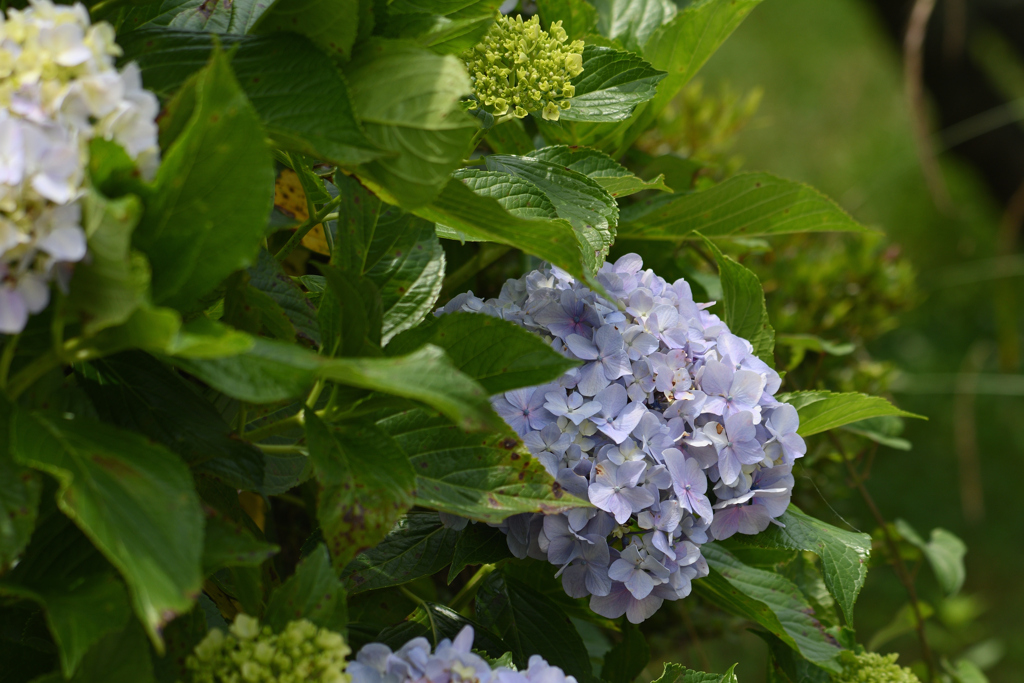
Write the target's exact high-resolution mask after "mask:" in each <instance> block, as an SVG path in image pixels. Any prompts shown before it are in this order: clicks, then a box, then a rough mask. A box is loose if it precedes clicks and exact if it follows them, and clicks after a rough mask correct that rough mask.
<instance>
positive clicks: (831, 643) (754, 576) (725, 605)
mask: <svg viewBox="0 0 1024 683" xmlns="http://www.w3.org/2000/svg"><path fill="white" fill-rule="evenodd" d="M701 551H702V552H703V554H704V557H705V558H707V561H708V565H709V566H710V567H711V574H710V575H709V576H707V577H705V578H703V579H701V580H700V581H695V582H694V584H693V589H694V592H695V593H697V594H699V595H701V596H702V597H704V598H706V599H708V600H710V601H711V602H713V603H714V604H716V605H718V606H719V607H721V608H722V609H724V610H726V611H727V612H731V613H732V614H735V615H737V616H740V617H745V618H747V619H750V620H751V621H753V622H755V623H757V624H759V625H761V626H763V627H764V628H766V629H767V630H768V631H769V632H771V633H773V634H775V635H776V636H778V637H779V638H781V639H782V641H783V642H784V643H786V644H787V645H788V646H789V647H791V648H793V649H794V650H797V651H799V652H800V654H802V655H803V656H804V657H805V658H806V659H808V660H809V661H812V662H814V663H815V664H817V665H818V666H820V667H822V668H823V669H827V670H829V671H833V672H837V673H838V672H839V671H840V670H841V667H840V665H839V663H838V656H839V652H840V651H841V648H840V647H839V645H838V644H837V643H836V641H835V638H833V637H832V636H831V635H829V634H827V633H826V632H825V629H824V627H823V626H822V625H821V623H820V622H819V621H818V620H817V619H815V618H814V610H813V609H811V606H810V605H809V604H807V601H806V599H805V598H804V597H803V595H802V594H801V593H800V590H799V589H798V588H797V587H796V586H794V585H793V583H792V582H791V581H789V580H788V579H786V578H785V577H783V576H781V575H780V574H778V573H776V572H772V571H766V570H764V569H755V568H753V567H749V566H747V565H745V564H743V563H741V562H740V561H739V560H737V559H736V558H735V557H734V556H733V555H732V554H731V553H729V552H728V551H727V550H725V549H724V548H722V547H721V546H719V545H718V544H717V543H708V544H705V545H703V546H702V547H701Z"/></svg>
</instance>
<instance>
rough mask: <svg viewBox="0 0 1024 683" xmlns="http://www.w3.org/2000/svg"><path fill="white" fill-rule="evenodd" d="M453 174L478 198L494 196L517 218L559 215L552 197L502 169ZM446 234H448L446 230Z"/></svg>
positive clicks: (467, 238)
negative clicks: (549, 197) (478, 196)
mask: <svg viewBox="0 0 1024 683" xmlns="http://www.w3.org/2000/svg"><path fill="white" fill-rule="evenodd" d="M452 177H453V178H455V179H457V180H461V181H462V182H463V183H465V184H466V187H468V188H469V189H471V190H473V192H475V193H477V194H478V195H480V196H481V197H491V198H493V199H496V200H497V201H498V203H499V204H501V208H503V209H505V210H506V211H508V212H509V213H510V214H512V215H513V216H515V217H517V218H539V219H545V218H558V212H557V211H555V207H554V205H553V204H552V203H551V200H550V199H548V197H547V195H546V194H544V193H543V192H541V191H540V189H539V188H538V187H537V186H536V185H534V184H533V183H531V182H530V181H529V180H527V179H526V178H520V177H519V176H515V175H512V174H511V173H506V172H504V171H484V170H481V169H478V168H462V169H459V170H457V171H455V173H453V174H452ZM439 229H441V227H440V226H439ZM443 229H444V230H451V228H443ZM445 235H446V236H449V235H448V233H445ZM451 236H452V237H454V238H456V239H463V240H464V241H476V240H474V239H472V238H470V237H469V236H468V235H466V236H463V235H462V234H461V233H459V235H457V236H456V235H451Z"/></svg>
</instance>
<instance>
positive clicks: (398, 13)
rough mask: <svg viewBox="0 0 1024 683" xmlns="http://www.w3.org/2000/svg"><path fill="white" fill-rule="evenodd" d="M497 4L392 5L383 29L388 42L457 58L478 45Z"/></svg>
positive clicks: (468, 0) (493, 0)
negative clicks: (410, 44)
mask: <svg viewBox="0 0 1024 683" xmlns="http://www.w3.org/2000/svg"><path fill="white" fill-rule="evenodd" d="M500 4H501V1H500V0H460V1H459V2H457V3H451V4H450V5H449V4H447V3H444V4H438V3H431V2H424V3H418V2H402V1H399V2H394V3H391V5H390V6H389V7H388V10H389V11H390V13H391V16H390V17H389V19H388V23H387V27H386V29H385V31H386V35H387V36H388V37H389V38H402V39H405V40H409V41H412V42H414V43H416V44H417V45H421V46H423V47H426V48H429V49H430V50H432V51H434V52H436V53H438V54H459V53H461V52H464V51H466V50H468V49H469V48H471V47H473V46H474V45H476V44H477V43H478V42H480V39H481V38H483V36H484V34H485V33H487V30H488V29H489V28H490V27H491V25H493V24H494V17H495V13H496V12H497V10H498V6H499V5H500Z"/></svg>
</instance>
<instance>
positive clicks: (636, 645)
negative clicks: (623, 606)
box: [601, 622, 651, 683]
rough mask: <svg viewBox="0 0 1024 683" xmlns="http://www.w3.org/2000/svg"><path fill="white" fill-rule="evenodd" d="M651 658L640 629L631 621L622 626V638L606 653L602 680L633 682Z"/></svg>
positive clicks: (612, 682)
mask: <svg viewBox="0 0 1024 683" xmlns="http://www.w3.org/2000/svg"><path fill="white" fill-rule="evenodd" d="M650 659H651V650H650V648H649V647H647V640H646V639H645V638H644V635H643V634H642V633H640V629H638V628H637V627H636V626H634V625H633V624H630V623H628V622H627V623H626V624H624V625H623V627H622V640H620V641H619V642H618V643H616V644H615V646H614V647H612V649H611V650H609V651H608V652H606V653H605V655H604V662H603V664H602V666H601V680H603V681H608V683H632V681H633V680H634V679H636V677H637V676H639V675H640V672H642V671H643V670H644V667H646V666H647V662H649V661H650Z"/></svg>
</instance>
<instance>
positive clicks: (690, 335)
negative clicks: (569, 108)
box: [437, 254, 806, 623]
mask: <svg viewBox="0 0 1024 683" xmlns="http://www.w3.org/2000/svg"><path fill="white" fill-rule="evenodd" d="M597 279H598V280H599V281H600V282H601V284H602V285H603V286H604V287H605V289H606V290H607V291H608V292H609V293H610V294H611V295H613V296H614V297H615V298H616V301H614V302H612V301H607V300H606V299H604V298H603V297H601V296H599V295H598V294H597V293H595V292H593V291H591V290H590V289H588V288H587V287H585V286H584V285H582V284H581V283H579V282H576V281H575V280H574V279H573V278H572V277H571V276H570V275H568V274H567V273H566V272H564V271H562V270H561V269H559V268H554V267H544V268H541V269H540V270H536V271H533V272H531V273H529V274H527V275H525V276H523V277H522V278H520V279H518V280H509V281H508V282H507V283H506V284H505V286H504V287H503V288H502V291H501V294H500V296H499V297H498V298H497V299H491V300H488V301H482V300H481V299H479V298H478V297H475V296H473V294H472V292H470V293H466V294H460V295H459V296H457V297H455V298H454V299H453V300H452V301H451V302H449V303H448V304H447V305H446V306H445V307H444V308H443V309H441V310H440V311H438V312H437V314H438V315H440V314H444V313H452V312H454V311H467V312H477V313H484V314H487V315H492V316H495V317H500V318H503V319H505V320H508V321H510V322H513V323H516V324H518V325H520V326H522V327H524V328H526V329H527V330H530V331H532V332H535V333H537V334H538V335H540V336H542V337H543V338H544V339H545V340H546V341H547V342H548V343H550V345H551V346H552V347H553V348H554V349H556V350H557V351H559V352H560V353H562V354H564V355H566V356H568V357H569V358H573V359H577V360H580V361H582V362H583V365H582V366H581V367H579V368H576V369H573V370H571V371H569V372H567V373H566V374H565V375H563V376H562V377H561V378H560V379H559V380H558V381H556V382H554V383H552V384H548V385H545V386H541V387H531V388H527V389H517V390H515V391H508V392H505V393H504V394H501V395H498V396H495V397H493V398H492V403H493V405H494V408H495V410H496V411H497V412H498V414H499V415H501V416H502V417H503V418H504V420H505V421H506V422H507V423H508V424H509V426H510V427H511V428H512V429H514V430H515V431H516V432H517V433H518V434H519V436H521V437H522V438H523V442H524V443H525V444H526V446H527V447H528V448H529V449H530V452H531V453H533V455H534V457H535V458H537V459H538V460H539V461H540V462H542V463H543V464H544V467H545V468H546V469H547V470H548V472H550V473H551V475H552V476H554V477H555V479H556V481H557V482H558V483H559V484H560V485H561V486H562V487H563V488H564V489H565V490H566V491H568V492H570V493H572V494H573V495H576V496H578V497H580V498H583V499H585V500H589V501H590V502H591V503H592V504H593V506H594V507H593V508H581V509H576V510H572V511H569V512H567V513H564V514H557V515H548V516H544V515H540V514H535V515H531V514H526V515H517V516H514V517H511V518H509V519H508V520H506V521H505V522H503V523H502V527H503V529H504V530H505V531H506V533H507V535H508V545H509V548H510V549H511V550H512V552H513V553H514V554H515V555H516V556H518V557H526V556H530V557H535V558H538V559H546V560H548V561H549V562H551V563H552V564H555V565H557V566H559V567H560V568H559V570H558V574H557V575H558V576H561V579H562V586H563V588H564V589H565V591H566V593H568V594H569V595H570V596H572V597H574V598H582V597H586V596H588V595H589V596H591V597H590V606H591V608H592V609H593V610H594V611H595V612H597V613H598V614H601V615H603V616H606V617H609V618H616V617H619V616H621V615H622V614H626V616H627V617H628V618H629V620H630V621H632V622H633V623H639V622H641V621H643V620H644V619H646V618H647V617H649V616H651V615H652V614H654V612H655V611H656V610H657V609H658V608H659V607H660V606H661V604H662V602H663V601H664V600H678V599H680V598H684V597H686V596H687V595H688V594H689V593H690V582H691V580H693V579H696V578H699V577H701V576H706V575H707V573H708V566H707V562H706V561H705V560H704V558H703V557H702V555H701V552H700V545H701V544H702V543H706V542H707V541H708V540H709V539H724V538H728V537H729V536H732V535H733V534H735V533H737V532H738V533H743V534H756V533H759V532H761V531H763V530H764V529H766V528H767V527H768V524H769V523H770V522H771V521H773V520H774V518H776V517H778V516H779V515H781V514H782V513H783V512H784V511H785V510H786V507H787V506H788V505H789V500H790V497H791V494H792V489H793V475H792V465H793V462H794V460H796V459H797V458H799V457H801V456H803V454H804V453H805V452H806V447H805V445H804V442H803V439H802V438H801V437H800V436H799V435H797V433H796V431H797V427H798V426H799V418H798V416H797V412H796V409H795V408H793V406H791V405H789V404H786V403H780V402H779V401H777V400H776V399H775V398H774V394H775V392H776V391H778V389H779V385H780V378H779V375H778V374H777V373H776V372H775V371H774V370H773V369H771V368H770V367H769V366H768V365H767V364H765V363H764V362H763V361H762V360H760V359H759V358H758V357H757V356H755V355H753V349H752V347H751V345H750V343H749V342H748V341H746V340H745V339H741V338H740V337H737V336H736V335H734V334H732V333H730V331H729V329H728V327H727V326H726V325H725V324H724V323H723V322H722V321H721V320H720V319H719V318H718V316H716V315H714V314H712V313H709V312H708V311H707V310H706V309H707V308H708V307H709V306H711V305H712V304H710V303H709V304H698V303H695V302H694V300H693V296H692V294H691V291H690V286H689V285H688V284H687V283H686V281H685V280H682V279H680V280H677V281H676V282H674V283H671V284H670V283H668V282H666V281H665V280H664V279H663V278H660V277H658V276H657V275H655V274H654V272H653V271H651V270H643V262H642V260H641V259H640V257H639V256H637V255H636V254H629V255H627V256H623V257H622V258H620V259H619V260H618V261H616V262H615V263H614V264H610V263H605V264H604V265H603V266H602V268H601V270H600V272H599V273H598V275H597ZM709 488H710V489H711V490H710V491H709V490H708V489H709Z"/></svg>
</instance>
